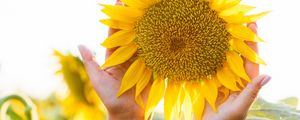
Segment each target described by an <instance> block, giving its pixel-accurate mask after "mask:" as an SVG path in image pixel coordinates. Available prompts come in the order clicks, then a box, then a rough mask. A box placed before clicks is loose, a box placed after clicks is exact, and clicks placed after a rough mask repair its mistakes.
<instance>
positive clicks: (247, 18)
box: [222, 11, 270, 24]
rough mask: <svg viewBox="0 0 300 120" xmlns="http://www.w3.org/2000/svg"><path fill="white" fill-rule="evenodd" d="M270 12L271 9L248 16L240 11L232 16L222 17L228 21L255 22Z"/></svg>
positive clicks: (239, 22)
mask: <svg viewBox="0 0 300 120" xmlns="http://www.w3.org/2000/svg"><path fill="white" fill-rule="evenodd" d="M268 13H270V11H267V12H262V13H259V14H255V15H248V16H244V14H242V13H239V14H235V15H231V16H223V17H222V18H223V19H224V20H225V21H226V22H228V23H236V24H243V23H249V22H255V21H257V20H258V19H260V18H262V17H264V16H266V15H267V14H268Z"/></svg>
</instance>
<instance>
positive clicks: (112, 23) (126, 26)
mask: <svg viewBox="0 0 300 120" xmlns="http://www.w3.org/2000/svg"><path fill="white" fill-rule="evenodd" d="M100 22H101V23H102V24H104V25H106V26H109V27H110V28H114V29H123V30H132V29H133V27H134V23H133V22H130V23H127V22H123V21H118V20H113V19H104V20H100Z"/></svg>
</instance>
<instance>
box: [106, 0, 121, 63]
mask: <svg viewBox="0 0 300 120" xmlns="http://www.w3.org/2000/svg"><path fill="white" fill-rule="evenodd" d="M115 5H123V3H122V2H121V1H120V0H117V1H116V3H115ZM118 31H119V29H113V28H109V30H108V36H111V35H112V34H114V33H116V32H118ZM115 50H116V48H108V49H106V54H105V60H106V59H107V58H108V57H109V56H110V55H111V54H112V53H113V52H114V51H115Z"/></svg>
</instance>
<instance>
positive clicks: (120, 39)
mask: <svg viewBox="0 0 300 120" xmlns="http://www.w3.org/2000/svg"><path fill="white" fill-rule="evenodd" d="M133 37H134V32H133V31H128V30H121V31H118V32H116V33H114V34H113V35H111V36H110V37H108V38H107V39H106V40H105V41H104V42H103V43H102V44H101V45H102V46H104V47H105V48H114V47H119V46H125V45H128V44H129V43H131V42H132V41H133Z"/></svg>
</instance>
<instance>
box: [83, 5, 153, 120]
mask: <svg viewBox="0 0 300 120" xmlns="http://www.w3.org/2000/svg"><path fill="white" fill-rule="evenodd" d="M116 4H117V5H122V3H121V2H120V1H117V3H116ZM117 31H118V30H116V29H112V28H110V29H109V36H110V35H112V34H113V33H115V32H117ZM115 50H116V48H112V49H106V56H105V58H106V59H107V58H108V57H109V56H110V55H111V54H112V53H113V52H114V51H115ZM79 51H80V53H81V56H82V58H83V63H84V66H85V69H86V71H87V73H88V75H89V78H90V80H91V83H92V85H93V87H94V89H95V90H96V92H97V94H98V95H99V97H100V98H101V100H102V102H103V103H104V105H105V107H106V108H107V111H108V117H109V119H110V120H139V119H144V112H145V111H144V109H142V108H141V107H140V106H139V105H138V104H136V102H135V89H132V88H131V89H130V90H128V91H127V92H125V93H124V94H122V95H121V96H119V97H117V93H118V91H119V88H120V86H121V80H122V78H123V76H124V74H125V72H126V71H127V69H128V67H129V66H130V64H131V62H129V61H127V62H125V63H123V64H120V65H117V66H114V67H108V68H104V69H101V68H100V67H99V65H98V63H97V62H96V61H95V60H94V57H93V55H92V54H91V52H90V51H89V50H88V49H87V48H86V47H85V46H79ZM149 89H150V86H149V85H148V86H146V87H145V89H144V90H143V91H142V93H141V95H142V98H143V101H144V103H146V100H147V93H148V91H149Z"/></svg>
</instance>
